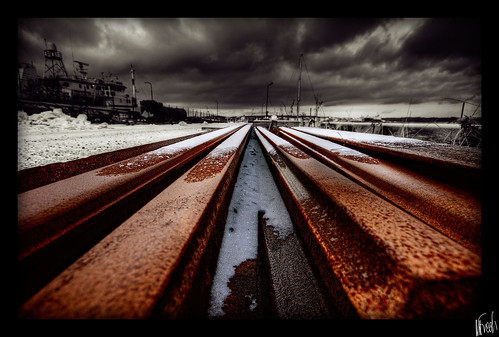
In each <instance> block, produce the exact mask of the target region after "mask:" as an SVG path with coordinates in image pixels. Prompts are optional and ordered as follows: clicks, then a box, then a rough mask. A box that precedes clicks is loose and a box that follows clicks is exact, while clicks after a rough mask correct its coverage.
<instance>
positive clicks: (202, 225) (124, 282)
mask: <svg viewBox="0 0 499 337" xmlns="http://www.w3.org/2000/svg"><path fill="white" fill-rule="evenodd" d="M248 131H249V127H246V128H243V129H241V130H239V131H238V132H236V133H235V134H234V135H233V136H232V137H234V136H239V135H242V134H244V138H242V141H241V142H240V144H239V146H238V151H237V155H236V153H234V155H233V157H232V158H231V160H229V161H228V162H227V163H226V165H225V167H224V168H223V170H221V171H220V172H219V173H218V174H217V175H215V176H213V177H210V178H207V179H205V180H203V181H199V182H195V183H188V182H186V181H185V177H187V175H188V174H189V171H188V172H186V173H185V174H184V175H183V176H182V177H180V178H179V179H177V180H176V181H175V182H174V183H173V184H171V185H170V186H169V187H168V188H166V189H165V190H164V191H163V192H161V193H160V194H159V195H158V196H156V197H155V198H154V199H152V200H151V201H150V202H149V203H147V204H146V205H145V206H144V207H142V208H141V209H140V210H139V211H138V212H137V213H135V214H134V215H133V216H132V217H130V218H129V219H128V220H127V221H125V222H124V223H123V224H121V225H120V226H119V227H118V228H116V229H115V230H114V231H113V232H112V233H111V234H109V235H108V236H106V237H105V238H104V239H103V240H102V241H100V242H99V243H98V244H97V245H95V246H94V247H93V248H92V249H90V250H89V251H88V252H87V253H85V254H84V255H83V256H82V257H81V258H79V259H78V260H77V261H76V262H75V263H73V264H72V265H71V266H69V267H68V268H67V269H65V270H64V271H63V272H62V273H61V274H60V275H59V276H57V277H56V278H55V279H54V280H52V281H51V282H50V283H49V284H47V285H46V286H45V287H44V288H42V289H41V290H40V291H39V292H38V293H37V294H35V295H34V296H33V297H31V298H30V299H29V300H28V301H27V302H26V303H25V304H24V305H23V306H22V307H21V308H20V316H21V317H25V318H146V317H150V316H151V315H153V314H156V315H159V316H166V317H172V318H174V317H176V315H177V313H178V312H179V311H180V310H181V309H182V303H183V302H184V301H185V299H186V298H187V294H188V292H189V290H190V289H191V287H192V283H193V280H194V278H195V275H196V272H197V269H198V267H199V265H200V263H201V260H202V256H203V254H204V250H205V249H206V245H207V242H208V240H209V238H210V235H211V233H212V232H213V230H214V228H213V226H214V225H215V223H217V221H215V220H212V219H211V218H210V215H214V214H218V213H219V212H220V207H222V205H223V204H224V199H225V196H226V195H227V191H228V190H229V186H230V181H231V180H232V176H233V175H234V173H235V171H236V167H237V163H238V161H239V157H240V153H241V152H242V151H243V150H244V146H245V142H246V139H247V138H246V137H247V134H248ZM229 139H231V138H229ZM222 144H223V143H222ZM222 144H221V145H222ZM194 169H195V167H194V168H192V169H191V170H194ZM207 217H208V218H207ZM165 294H166V295H165ZM164 296H167V298H165V297H164Z"/></svg>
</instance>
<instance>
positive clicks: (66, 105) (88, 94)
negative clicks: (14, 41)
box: [18, 43, 137, 120]
mask: <svg viewBox="0 0 499 337" xmlns="http://www.w3.org/2000/svg"><path fill="white" fill-rule="evenodd" d="M43 52H44V57H45V71H44V74H43V77H40V76H39V75H38V74H37V72H36V68H35V66H34V65H32V64H20V65H19V70H18V97H19V102H20V105H22V106H23V108H24V109H25V110H26V108H28V109H29V108H30V107H34V106H36V105H38V106H43V107H40V108H45V106H46V105H47V104H45V103H52V106H58V107H61V108H63V109H65V110H66V111H68V112H69V114H76V113H86V114H87V115H89V117H90V118H95V116H99V118H100V119H108V120H112V119H114V120H119V119H123V118H125V119H126V118H127V117H131V114H133V113H134V110H135V108H136V107H137V100H136V97H134V96H133V95H132V96H130V95H129V94H127V93H126V89H127V87H126V86H125V85H124V84H123V82H120V81H118V78H117V77H113V76H111V75H110V76H107V77H105V76H104V73H101V75H102V76H101V78H91V77H88V76H87V74H88V66H89V64H88V63H85V62H81V61H76V60H74V61H73V69H74V75H72V76H70V75H68V72H67V70H66V67H65V65H64V61H63V58H62V53H61V52H60V51H58V50H57V47H56V45H55V44H54V43H48V44H47V43H46V49H45V50H44V51H43ZM133 72H134V71H133V67H132V69H131V73H132V74H133ZM133 92H135V90H133ZM35 109H36V108H35ZM127 115H130V116H127Z"/></svg>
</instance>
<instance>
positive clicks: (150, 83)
mask: <svg viewBox="0 0 499 337" xmlns="http://www.w3.org/2000/svg"><path fill="white" fill-rule="evenodd" d="M144 83H147V84H149V85H150V86H151V101H154V99H153V98H152V83H151V82H144Z"/></svg>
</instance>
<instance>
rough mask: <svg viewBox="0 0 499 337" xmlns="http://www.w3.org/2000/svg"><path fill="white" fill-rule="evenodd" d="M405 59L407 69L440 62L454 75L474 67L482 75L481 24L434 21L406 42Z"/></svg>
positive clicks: (447, 20)
mask: <svg viewBox="0 0 499 337" xmlns="http://www.w3.org/2000/svg"><path fill="white" fill-rule="evenodd" d="M402 56H403V57H404V61H405V62H404V64H405V65H406V66H409V65H410V64H411V63H412V64H419V65H421V64H426V65H428V64H435V63H437V64H442V66H443V67H444V68H445V69H448V70H450V71H453V72H456V71H459V70H464V69H466V68H468V67H471V69H470V70H472V71H475V72H476V73H480V66H481V64H480V60H481V25H480V21H479V20H470V19H430V20H428V21H426V22H425V23H424V24H423V26H422V27H420V28H419V29H418V30H417V31H416V32H414V34H412V35H411V36H410V37H409V38H408V39H407V40H406V41H405V43H404V45H403V50H402Z"/></svg>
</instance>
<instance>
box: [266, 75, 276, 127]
mask: <svg viewBox="0 0 499 337" xmlns="http://www.w3.org/2000/svg"><path fill="white" fill-rule="evenodd" d="M272 84H274V82H270V83H269V84H267V100H266V103H265V118H268V115H269V87H270V86H271V85H272Z"/></svg>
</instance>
